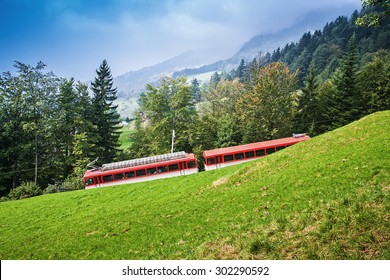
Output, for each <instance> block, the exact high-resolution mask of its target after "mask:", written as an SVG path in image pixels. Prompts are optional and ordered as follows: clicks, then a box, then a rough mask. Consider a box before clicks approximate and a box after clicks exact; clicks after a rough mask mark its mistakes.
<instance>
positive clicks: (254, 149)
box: [203, 134, 310, 171]
mask: <svg viewBox="0 0 390 280" xmlns="http://www.w3.org/2000/svg"><path fill="white" fill-rule="evenodd" d="M308 139H310V137H309V136H307V135H306V134H293V137H288V138H282V139H275V140H269V141H263V142H257V143H252V144H245V145H239V146H232V147H227V148H220V149H215V150H207V151H204V152H203V157H204V159H205V169H206V171H208V170H213V169H218V168H221V167H225V166H230V165H234V164H238V163H242V162H245V161H249V160H254V159H256V158H259V157H264V156H266V155H269V154H272V153H274V152H277V151H280V150H282V149H284V148H286V147H288V146H291V145H294V144H296V143H298V142H302V141H306V140H308Z"/></svg>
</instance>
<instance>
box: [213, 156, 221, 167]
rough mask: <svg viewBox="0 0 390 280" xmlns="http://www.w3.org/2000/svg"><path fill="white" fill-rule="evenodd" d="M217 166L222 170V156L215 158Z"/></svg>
mask: <svg viewBox="0 0 390 280" xmlns="http://www.w3.org/2000/svg"><path fill="white" fill-rule="evenodd" d="M215 164H216V168H221V167H222V166H221V165H222V156H216V157H215Z"/></svg>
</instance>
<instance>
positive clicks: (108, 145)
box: [91, 60, 120, 162]
mask: <svg viewBox="0 0 390 280" xmlns="http://www.w3.org/2000/svg"><path fill="white" fill-rule="evenodd" d="M96 74H97V77H96V78H95V81H94V82H92V83H91V89H92V92H93V94H94V96H93V98H92V110H93V114H94V115H93V116H92V117H93V124H94V125H95V126H96V128H97V133H96V146H95V153H96V155H97V156H98V157H99V162H111V161H113V160H114V159H115V157H116V155H117V152H118V150H119V149H118V148H119V141H118V140H119V135H120V131H119V126H118V124H119V114H118V112H117V110H116V109H117V107H118V106H115V105H113V102H114V101H115V100H116V98H117V89H116V88H114V87H113V78H112V75H111V70H110V67H109V66H108V64H107V61H106V60H103V62H102V64H101V65H100V67H99V69H97V70H96Z"/></svg>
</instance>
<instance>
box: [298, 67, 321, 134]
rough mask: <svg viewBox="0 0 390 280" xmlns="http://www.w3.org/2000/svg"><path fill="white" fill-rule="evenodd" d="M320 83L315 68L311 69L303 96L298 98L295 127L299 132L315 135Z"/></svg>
mask: <svg viewBox="0 0 390 280" xmlns="http://www.w3.org/2000/svg"><path fill="white" fill-rule="evenodd" d="M317 89H318V82H317V79H316V76H315V74H314V70H313V68H310V70H309V74H308V75H307V77H306V81H305V87H304V88H303V89H302V95H300V96H299V98H298V108H297V115H296V117H295V127H296V129H297V131H301V132H307V133H309V135H314V134H315V125H316V122H317V118H318V110H319V106H318V92H317Z"/></svg>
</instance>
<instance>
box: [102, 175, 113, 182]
mask: <svg viewBox="0 0 390 280" xmlns="http://www.w3.org/2000/svg"><path fill="white" fill-rule="evenodd" d="M110 181H112V175H107V176H103V182H110Z"/></svg>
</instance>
